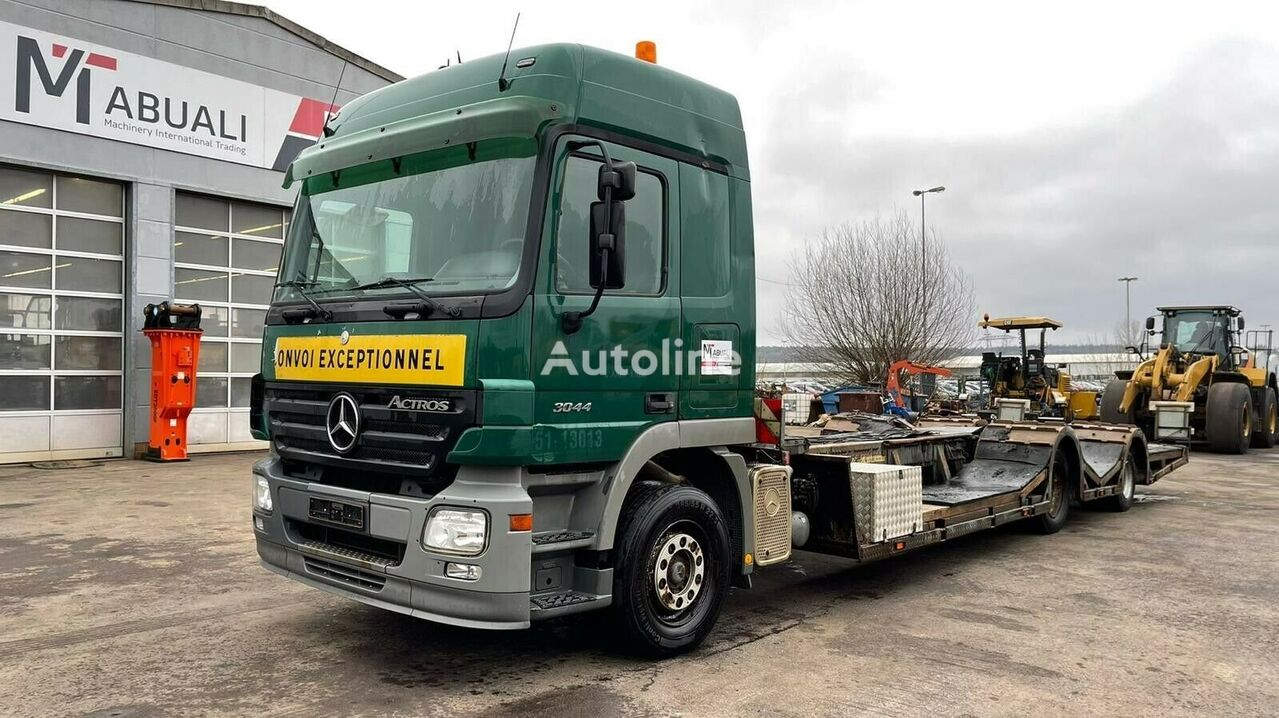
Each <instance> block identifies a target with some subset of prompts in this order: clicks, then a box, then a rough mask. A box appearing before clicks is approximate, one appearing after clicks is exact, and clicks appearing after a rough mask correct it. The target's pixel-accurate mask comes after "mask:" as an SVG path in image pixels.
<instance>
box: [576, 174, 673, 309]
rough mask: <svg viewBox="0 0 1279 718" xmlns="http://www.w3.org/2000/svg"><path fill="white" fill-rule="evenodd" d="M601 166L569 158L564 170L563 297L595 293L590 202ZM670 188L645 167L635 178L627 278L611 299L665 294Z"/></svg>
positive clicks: (629, 219) (629, 213) (629, 212)
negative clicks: (666, 230)
mask: <svg viewBox="0 0 1279 718" xmlns="http://www.w3.org/2000/svg"><path fill="white" fill-rule="evenodd" d="M599 168H600V163H599V162H597V161H596V160H593V159H589V158H586V157H579V156H570V157H569V159H568V163H567V164H566V166H565V168H564V186H563V190H562V191H561V193H560V207H559V217H558V228H557V230H556V234H555V252H556V258H555V266H556V270H555V288H556V290H557V291H559V292H560V293H561V294H593V293H594V292H595V288H594V287H592V286H591V282H590V277H591V271H590V270H591V266H590V262H591V255H592V252H591V243H590V233H591V226H590V225H591V223H590V217H591V203H592V202H595V201H596V200H597V199H598V197H597V196H596V182H597V181H598V176H599ZM665 205H666V202H665V186H664V184H663V183H662V180H661V178H660V177H658V176H657V175H656V174H653V173H652V172H649V171H646V170H644V169H643V168H641V169H640V171H639V172H637V173H636V175H635V197H634V198H632V199H631V200H629V201H628V202H627V203H626V250H625V262H626V266H625V268H626V274H625V284H624V286H623V287H622V288H621V289H610V290H608V293H609V294H661V293H662V288H663V287H662V284H663V276H664V274H665V272H664V269H665V263H664V260H665V256H664V244H665V242H664V239H665V232H664V231H663V230H664V227H665V226H666V218H665Z"/></svg>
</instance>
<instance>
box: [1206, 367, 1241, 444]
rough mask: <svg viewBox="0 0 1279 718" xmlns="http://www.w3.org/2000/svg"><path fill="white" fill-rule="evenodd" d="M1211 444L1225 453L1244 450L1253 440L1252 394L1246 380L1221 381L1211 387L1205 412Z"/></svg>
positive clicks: (1207, 432) (1209, 442)
mask: <svg viewBox="0 0 1279 718" xmlns="http://www.w3.org/2000/svg"><path fill="white" fill-rule="evenodd" d="M1204 419H1205V433H1206V434H1207V435H1208V446H1209V448H1211V449H1212V450H1213V451H1216V452H1218V453H1222V454H1243V453H1246V452H1247V451H1248V445H1249V444H1251V443H1252V396H1251V392H1249V391H1248V386H1247V385H1246V384H1239V383H1236V382H1232V381H1226V382H1217V383H1215V384H1212V385H1210V386H1209V387H1208V407H1207V411H1206V412H1205V416H1204Z"/></svg>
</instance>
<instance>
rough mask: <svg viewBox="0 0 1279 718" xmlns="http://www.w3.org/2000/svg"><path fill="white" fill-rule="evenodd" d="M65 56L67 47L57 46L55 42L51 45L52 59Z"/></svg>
mask: <svg viewBox="0 0 1279 718" xmlns="http://www.w3.org/2000/svg"><path fill="white" fill-rule="evenodd" d="M65 54H67V46H66V45H59V44H58V43H56V42H55V43H53V56H54V57H62V56H63V55H65Z"/></svg>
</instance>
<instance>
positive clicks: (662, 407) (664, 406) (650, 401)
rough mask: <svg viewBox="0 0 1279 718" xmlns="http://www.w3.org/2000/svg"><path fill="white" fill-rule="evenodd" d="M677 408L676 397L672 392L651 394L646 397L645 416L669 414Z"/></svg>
mask: <svg viewBox="0 0 1279 718" xmlns="http://www.w3.org/2000/svg"><path fill="white" fill-rule="evenodd" d="M674 408H675V397H674V395H673V394H672V393H671V392H668V391H658V392H649V393H648V394H645V395H644V413H645V414H669V413H671V410H672V409H674Z"/></svg>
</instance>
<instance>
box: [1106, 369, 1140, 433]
mask: <svg viewBox="0 0 1279 718" xmlns="http://www.w3.org/2000/svg"><path fill="white" fill-rule="evenodd" d="M1127 389H1128V382H1126V381H1124V380H1123V379H1111V380H1110V382H1109V383H1108V384H1106V388H1105V389H1104V390H1103V391H1102V392H1101V410H1100V412H1099V413H1100V417H1101V420H1102V421H1103V422H1105V423H1107V424H1132V423H1135V422H1134V421H1133V411H1132V408H1129V409H1128V411H1119V405H1120V404H1121V403H1122V402H1123V400H1124V391H1125V390H1127Z"/></svg>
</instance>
